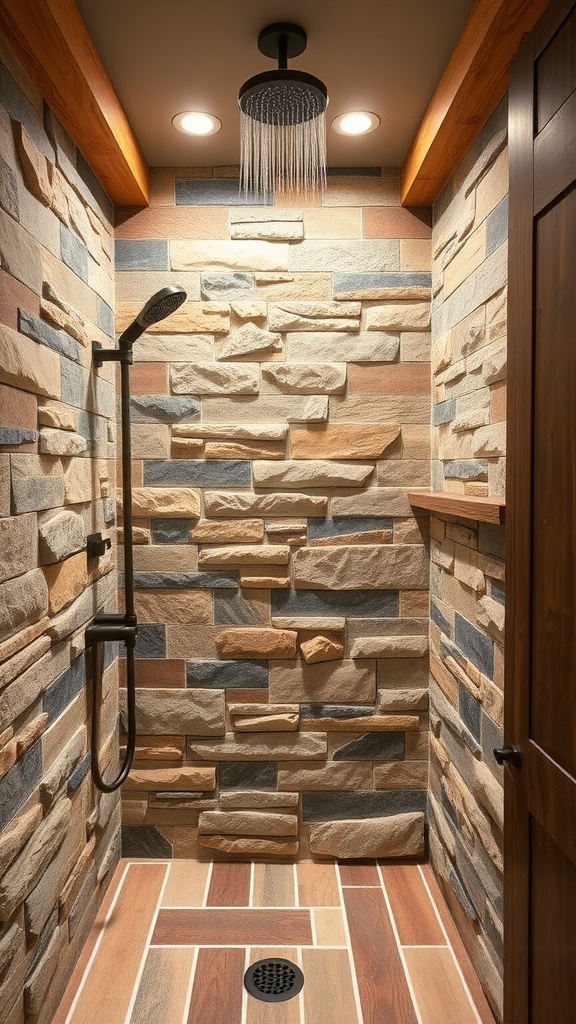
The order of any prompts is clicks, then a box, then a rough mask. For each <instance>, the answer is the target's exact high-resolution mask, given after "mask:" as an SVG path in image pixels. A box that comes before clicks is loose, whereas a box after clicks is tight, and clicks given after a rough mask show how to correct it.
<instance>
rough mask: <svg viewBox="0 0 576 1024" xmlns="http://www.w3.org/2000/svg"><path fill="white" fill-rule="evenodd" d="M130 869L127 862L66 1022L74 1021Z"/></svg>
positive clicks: (68, 1023) (67, 1023)
mask: <svg viewBox="0 0 576 1024" xmlns="http://www.w3.org/2000/svg"><path fill="white" fill-rule="evenodd" d="M129 869H130V864H127V865H126V867H125V868H124V871H123V872H122V878H121V879H120V881H119V882H118V888H117V889H116V892H115V893H114V899H113V900H112V903H111V904H110V908H109V910H108V913H107V914H106V917H105V919H104V923H103V925H102V931H101V932H100V935H99V936H98V938H97V940H96V943H95V945H94V949H93V950H92V953H91V954H90V959H89V961H88V963H87V964H86V967H85V968H84V974H83V975H82V978H81V980H80V984H79V985H78V988H77V989H76V995H75V996H74V999H73V1000H72V1005H71V1007H70V1009H69V1010H68V1014H67V1016H66V1021H65V1024H70V1022H71V1021H72V1017H73V1015H74V1011H75V1010H76V1006H77V1005H78V1000H79V999H80V996H81V994H82V990H83V988H84V985H85V984H86V981H87V980H88V974H89V972H90V970H91V969H92V964H93V963H94V960H95V959H96V954H97V952H98V950H99V949H100V946H101V944H102V939H103V938H104V933H105V931H106V927H107V925H108V922H109V920H110V918H111V917H112V914H113V912H114V909H115V907H116V903H117V902H118V897H119V896H120V892H121V891H122V886H123V885H124V881H125V879H126V875H127V874H128V871H129Z"/></svg>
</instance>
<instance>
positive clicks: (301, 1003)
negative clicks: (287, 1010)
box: [296, 946, 306, 1024]
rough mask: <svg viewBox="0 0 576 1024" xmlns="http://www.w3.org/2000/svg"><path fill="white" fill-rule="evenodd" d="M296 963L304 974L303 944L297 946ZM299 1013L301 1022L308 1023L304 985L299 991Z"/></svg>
mask: <svg viewBox="0 0 576 1024" xmlns="http://www.w3.org/2000/svg"><path fill="white" fill-rule="evenodd" d="M296 963H297V964H298V967H299V968H300V970H301V971H302V974H304V960H303V957H302V946H296ZM298 1013H299V1015H300V1024H306V1017H305V1007H304V987H302V988H301V989H300V991H299V993H298Z"/></svg>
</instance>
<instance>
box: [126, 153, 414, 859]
mask: <svg viewBox="0 0 576 1024" xmlns="http://www.w3.org/2000/svg"><path fill="white" fill-rule="evenodd" d="M235 175H236V176H237V170H236V169H233V168H232V169H228V168H227V169H220V170H216V171H215V172H214V173H212V172H206V170H202V169H199V170H188V169H182V170H171V169H158V170H156V171H154V172H153V175H152V204H151V207H150V208H149V209H148V210H144V211H135V210H131V209H129V210H119V211H117V218H116V223H117V230H116V238H117V242H116V267H117V280H116V286H117V314H118V322H117V327H118V329H119V330H121V329H122V328H124V327H125V326H126V325H127V324H128V323H129V322H130V321H131V319H132V318H133V317H134V315H135V314H136V313H137V312H138V310H139V309H140V307H141V305H142V304H143V303H144V301H145V300H146V299H147V298H148V297H149V296H150V295H151V294H152V293H153V292H154V291H155V290H156V289H158V288H160V287H162V286H163V285H165V284H169V283H170V284H172V283H180V284H182V285H183V286H184V287H185V288H186V290H187V292H188V300H187V302H186V304H185V305H183V306H182V307H181V309H180V310H179V311H178V312H177V313H175V314H174V315H173V316H172V317H170V318H169V319H167V320H165V321H163V322H161V323H159V324H158V325H156V326H155V327H153V328H151V329H150V331H149V332H148V333H147V334H146V335H145V336H144V337H143V338H142V339H141V340H140V341H139V342H138V343H137V344H136V345H135V348H134V356H135V363H134V366H133V372H132V392H133V396H134V397H133V402H132V414H133V453H132V454H133V457H134V470H133V483H134V512H135V516H136V538H137V542H138V546H137V547H136V550H135V568H136V587H137V612H138V615H139V620H140V622H141V629H140V636H139V640H138V646H137V655H138V658H137V686H138V725H139V733H140V735H139V745H138V749H137V755H136V762H135V766H134V770H133V771H132V774H131V777H130V779H129V781H128V783H127V784H126V786H125V789H124V792H123V821H124V825H125V828H124V836H125V850H126V852H128V853H131V854H151V855H158V854H161V855H163V856H171V855H174V856H179V857H182V856H203V857H208V858H210V857H213V856H223V855H225V854H236V855H248V856H250V855H254V854H258V853H261V854H266V855H271V854H272V855H274V854H276V855H284V856H286V855H288V856H296V855H297V854H299V855H301V856H302V855H304V856H306V855H308V854H309V852H310V851H312V853H314V854H325V855H327V856H330V855H340V856H354V855H355V856H361V855H374V854H375V853H381V854H383V855H392V856H396V855H399V856H402V855H414V854H416V855H421V854H422V853H423V850H424V846H423V824H424V811H425V807H426V785H427V758H428V715H427V706H428V693H427V682H428V661H427V653H428V551H427V535H426V531H427V523H428V519H427V516H425V517H424V518H419V519H416V518H415V517H414V514H413V512H412V509H411V506H410V503H409V500H408V497H407V490H408V489H409V488H417V487H422V486H424V487H426V486H427V485H428V483H429V467H430V462H429V459H430V449H429V438H430V425H429V417H430V363H429V358H430V335H429V313H430V306H429V301H430V241H429V238H430V228H429V221H428V220H427V217H426V213H427V211H410V210H403V209H401V208H400V205H399V189H398V176H397V174H396V173H394V172H383V173H381V172H380V171H379V170H378V171H377V172H376V173H374V172H372V171H370V170H368V171H367V172H365V173H362V172H356V173H355V174H354V175H349V174H346V172H341V173H340V174H335V175H331V176H330V178H329V187H328V191H327V193H326V195H325V197H324V199H323V202H322V205H310V206H306V207H305V208H302V207H298V208H296V206H295V205H294V204H293V203H291V202H290V201H289V200H288V199H287V198H286V197H282V196H277V197H276V201H275V202H273V200H272V199H270V200H269V205H263V204H261V205H246V204H245V202H244V200H242V199H241V198H240V197H239V195H238V181H237V180H236V177H235ZM359 819H361V820H360V821H359V824H358V825H357V826H356V825H355V824H354V823H355V822H356V821H358V820H359ZM366 819H371V824H370V827H369V826H368V822H367V820H366Z"/></svg>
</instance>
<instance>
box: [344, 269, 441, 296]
mask: <svg viewBox="0 0 576 1024" xmlns="http://www.w3.org/2000/svg"><path fill="white" fill-rule="evenodd" d="M431 287H432V275H431V274H420V273H407V272H404V273H400V272H396V273H388V274H385V273H379V272H372V273H364V274H354V273H348V274H343V273H340V274H338V273H336V274H334V275H333V289H334V294H337V293H339V292H354V291H360V290H362V291H365V290H369V289H377V288H431Z"/></svg>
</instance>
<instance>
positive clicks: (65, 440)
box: [38, 427, 88, 456]
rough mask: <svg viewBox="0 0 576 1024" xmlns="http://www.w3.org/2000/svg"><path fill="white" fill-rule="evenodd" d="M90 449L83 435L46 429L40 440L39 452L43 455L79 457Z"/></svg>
mask: <svg viewBox="0 0 576 1024" xmlns="http://www.w3.org/2000/svg"><path fill="white" fill-rule="evenodd" d="M87 449H88V442H87V441H86V438H85V437H82V435H81V434H75V433H73V432H72V431H70V430H55V429H53V428H52V427H44V429H43V430H41V431H40V436H39V438H38V451H39V452H40V454H41V455H63V456H71V455H79V454H80V452H85V451H87Z"/></svg>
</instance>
